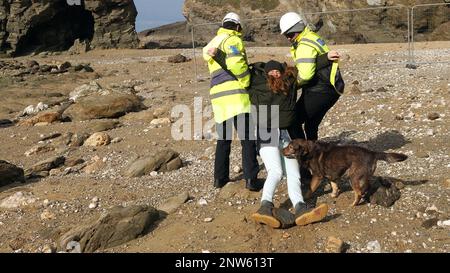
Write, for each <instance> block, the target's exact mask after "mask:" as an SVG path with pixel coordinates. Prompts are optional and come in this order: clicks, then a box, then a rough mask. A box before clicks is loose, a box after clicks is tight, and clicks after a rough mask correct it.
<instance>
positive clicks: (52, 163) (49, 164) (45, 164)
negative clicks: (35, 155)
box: [29, 156, 66, 173]
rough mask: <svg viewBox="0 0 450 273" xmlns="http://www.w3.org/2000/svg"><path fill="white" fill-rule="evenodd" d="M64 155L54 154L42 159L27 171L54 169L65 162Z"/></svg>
mask: <svg viewBox="0 0 450 273" xmlns="http://www.w3.org/2000/svg"><path fill="white" fill-rule="evenodd" d="M65 160H66V159H65V157H64V156H55V157H51V158H49V159H46V160H43V161H41V162H38V163H36V164H35V165H33V167H31V168H30V169H29V171H31V172H33V173H39V172H42V171H50V170H51V169H55V168H58V167H60V166H61V165H63V164H64V162H65Z"/></svg>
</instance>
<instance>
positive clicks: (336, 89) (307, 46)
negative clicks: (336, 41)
mask: <svg viewBox="0 0 450 273" xmlns="http://www.w3.org/2000/svg"><path fill="white" fill-rule="evenodd" d="M280 29H281V34H283V35H285V37H286V38H287V39H288V40H289V41H290V42H291V43H292V47H291V55H292V58H293V60H294V62H295V64H296V67H297V69H298V77H297V82H298V84H299V88H302V95H301V97H300V99H299V100H298V101H297V104H296V110H295V112H296V123H297V124H298V126H301V128H300V130H296V132H298V133H299V135H298V136H293V138H302V139H308V140H317V139H318V131H319V125H320V123H321V122H322V119H323V118H324V117H325V114H326V113H327V112H328V110H330V108H331V107H333V105H334V104H335V103H336V102H337V101H338V99H339V97H340V95H342V93H343V92H344V87H345V83H344V80H343V79H342V76H341V73H340V70H339V62H338V60H336V61H334V62H333V64H332V65H331V66H328V67H325V68H322V69H319V70H317V71H316V59H317V57H318V56H320V55H322V54H327V53H328V52H329V51H330V50H329V48H328V46H327V45H326V43H325V41H324V40H323V39H322V38H321V37H320V36H319V35H318V34H317V33H315V32H313V31H312V30H311V29H310V28H309V27H308V26H307V25H306V23H305V22H304V20H303V19H302V18H301V17H300V15H299V14H297V13H295V12H288V13H286V14H285V15H283V16H282V17H281V19H280ZM301 173H302V179H308V178H310V174H309V171H307V170H302V172H301Z"/></svg>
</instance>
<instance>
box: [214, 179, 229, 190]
mask: <svg viewBox="0 0 450 273" xmlns="http://www.w3.org/2000/svg"><path fill="white" fill-rule="evenodd" d="M229 181H230V179H214V187H215V188H218V189H220V188H223V187H224V186H225V185H226V184H227V183H228V182H229Z"/></svg>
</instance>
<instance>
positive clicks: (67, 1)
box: [0, 0, 138, 56]
mask: <svg viewBox="0 0 450 273" xmlns="http://www.w3.org/2000/svg"><path fill="white" fill-rule="evenodd" d="M136 16H137V11H136V7H135V5H134V2H133V1H132V0H42V1H37V0H14V1H13V0H0V53H7V54H8V55H13V56H15V55H23V54H28V53H32V52H39V51H55V50H67V49H69V48H70V47H71V46H72V45H73V44H74V42H75V40H77V39H79V40H80V41H83V40H86V41H88V42H89V43H90V47H91V48H130V47H136V46H137V45H138V39H137V34H136V31H135V20H136Z"/></svg>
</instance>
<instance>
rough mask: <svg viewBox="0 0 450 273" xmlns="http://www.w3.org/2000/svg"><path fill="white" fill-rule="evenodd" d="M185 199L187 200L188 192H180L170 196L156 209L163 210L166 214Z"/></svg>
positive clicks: (172, 211)
mask: <svg viewBox="0 0 450 273" xmlns="http://www.w3.org/2000/svg"><path fill="white" fill-rule="evenodd" d="M187 200H189V193H188V192H182V193H180V194H178V195H177V196H174V197H171V198H169V199H167V200H166V201H164V202H163V203H162V205H161V206H159V207H158V210H160V211H163V212H165V213H167V214H171V213H174V212H175V211H176V210H177V209H178V208H179V207H180V206H181V205H183V204H184V203H185V202H186V201H187Z"/></svg>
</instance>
